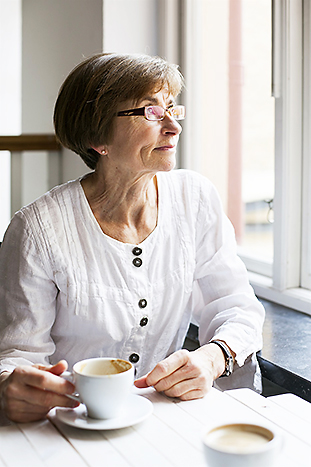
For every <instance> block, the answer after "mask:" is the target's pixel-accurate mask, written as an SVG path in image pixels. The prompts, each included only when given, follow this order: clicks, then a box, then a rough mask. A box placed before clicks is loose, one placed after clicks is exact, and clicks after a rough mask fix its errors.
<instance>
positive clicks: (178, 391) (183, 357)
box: [135, 349, 213, 400]
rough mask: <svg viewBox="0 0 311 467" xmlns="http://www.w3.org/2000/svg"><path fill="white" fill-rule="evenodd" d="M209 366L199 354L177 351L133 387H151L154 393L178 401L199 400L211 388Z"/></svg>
mask: <svg viewBox="0 0 311 467" xmlns="http://www.w3.org/2000/svg"><path fill="white" fill-rule="evenodd" d="M212 384H213V378H212V362H211V361H210V360H209V359H206V356H205V354H204V353H203V352H189V351H187V350H184V349H183V350H180V351H177V352H175V353H173V354H172V355H170V356H169V357H167V358H166V359H164V360H162V361H161V362H159V363H158V364H157V365H156V366H155V368H154V369H153V370H152V371H151V372H150V373H149V374H148V375H147V376H146V377H144V378H141V379H140V380H138V381H137V382H135V385H136V386H137V387H146V386H153V387H154V388H155V389H156V390H157V391H158V392H164V393H165V394H166V395H167V396H169V397H179V398H180V399H182V400H190V399H197V398H201V397H203V396H204V395H205V394H206V393H207V392H208V391H209V389H210V388H211V387H212Z"/></svg>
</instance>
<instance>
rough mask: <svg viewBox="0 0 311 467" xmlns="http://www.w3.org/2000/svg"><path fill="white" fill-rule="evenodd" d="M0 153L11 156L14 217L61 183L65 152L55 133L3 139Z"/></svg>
mask: <svg viewBox="0 0 311 467" xmlns="http://www.w3.org/2000/svg"><path fill="white" fill-rule="evenodd" d="M0 151H9V152H10V153H11V159H10V160H11V196H10V197H11V201H10V204H11V214H12V215H13V214H14V212H16V211H17V210H18V209H20V208H21V206H23V205H24V204H26V203H28V202H30V201H32V199H34V198H36V197H37V196H39V195H40V194H43V193H44V192H45V191H47V190H48V189H50V188H52V187H53V186H55V185H57V184H59V183H60V182H61V155H62V151H61V145H60V144H59V143H58V141H57V139H56V137H55V135H54V134H23V135H18V136H0ZM33 151H35V152H37V151H38V152H39V151H40V152H41V154H39V153H38V154H31V152H33ZM27 153H28V154H27ZM0 154H1V153H0ZM29 164H30V165H29ZM30 167H31V168H30Z"/></svg>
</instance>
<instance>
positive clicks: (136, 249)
mask: <svg viewBox="0 0 311 467" xmlns="http://www.w3.org/2000/svg"><path fill="white" fill-rule="evenodd" d="M142 252H143V250H142V249H141V248H139V247H138V246H135V248H133V250H132V253H133V255H135V256H139V255H141V254H142Z"/></svg>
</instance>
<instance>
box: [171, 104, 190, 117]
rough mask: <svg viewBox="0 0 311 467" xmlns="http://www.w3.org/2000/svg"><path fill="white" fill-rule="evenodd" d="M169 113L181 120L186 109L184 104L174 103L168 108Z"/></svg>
mask: <svg viewBox="0 0 311 467" xmlns="http://www.w3.org/2000/svg"><path fill="white" fill-rule="evenodd" d="M168 111H169V113H170V115H171V116H172V117H173V118H175V120H183V119H184V118H185V114H186V109H185V106H184V105H175V106H174V107H171V108H170V109H169V110H168Z"/></svg>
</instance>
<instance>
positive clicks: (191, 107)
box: [183, 0, 274, 275]
mask: <svg viewBox="0 0 311 467" xmlns="http://www.w3.org/2000/svg"><path fill="white" fill-rule="evenodd" d="M198 5H199V6H198ZM192 7H193V10H192V14H193V15H194V20H193V21H194V24H195V25H196V27H195V28H193V36H192V37H191V41H193V42H194V43H195V51H193V53H191V54H189V53H188V55H187V67H186V83H187V82H189V76H190V77H191V83H190V84H191V86H190V87H191V91H188V95H187V99H188V100H187V102H186V105H187V119H188V117H189V119H190V120H191V121H190V122H189V121H188V120H189V119H188V120H187V121H186V123H185V125H187V127H188V128H189V126H190V127H191V128H190V130H189V129H188V130H187V131H188V134H190V135H191V138H188V139H189V140H190V142H189V141H187V145H186V146H187V150H186V151H185V157H184V164H183V165H184V166H186V167H190V168H192V169H194V170H198V171H200V172H201V173H203V174H204V175H205V176H207V177H208V178H209V179H210V180H211V181H212V182H213V183H214V184H215V185H216V187H217V189H218V191H219V193H220V196H221V198H222V202H223V205H224V208H225V211H226V213H227V214H228V216H229V218H230V220H231V222H232V223H233V225H234V227H235V231H236V238H237V241H238V245H239V250H240V251H239V252H240V254H241V255H242V256H243V258H246V257H248V258H249V257H251V258H252V259H255V260H259V261H253V262H252V263H251V266H250V264H247V266H248V268H249V269H252V267H253V266H254V265H256V264H257V263H258V262H260V263H265V264H270V268H269V267H268V268H267V271H268V272H266V273H267V275H269V274H270V273H271V271H272V267H271V265H272V261H273V223H272V221H273V211H272V207H273V197H274V98H273V97H271V1H270V0H261V1H260V2H257V1H254V0H241V1H235V2H231V1H226V0H221V1H218V0H217V1H215V0H214V1H213V0H210V1H206V2H205V1H203V2H200V3H196V2H194V3H192ZM193 70H196V72H194V71H193ZM198 89H199V90H200V91H198ZM194 90H195V91H196V94H195V93H194ZM189 94H190V95H189ZM197 102H199V104H197ZM193 122H195V123H193ZM198 140H199V142H198ZM190 151H192V152H191V154H192V156H191V158H190V157H189V152H190ZM262 271H263V268H262V266H260V271H258V272H261V273H262ZM256 272H257V271H256Z"/></svg>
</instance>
